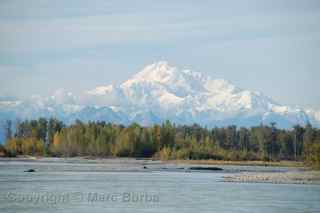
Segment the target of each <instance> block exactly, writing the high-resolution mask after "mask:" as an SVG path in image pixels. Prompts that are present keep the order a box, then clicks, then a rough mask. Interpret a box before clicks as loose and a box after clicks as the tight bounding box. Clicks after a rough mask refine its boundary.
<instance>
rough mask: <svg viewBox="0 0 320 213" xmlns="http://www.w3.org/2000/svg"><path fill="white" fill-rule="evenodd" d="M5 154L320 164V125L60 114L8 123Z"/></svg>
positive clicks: (6, 125) (12, 155) (3, 152)
mask: <svg viewBox="0 0 320 213" xmlns="http://www.w3.org/2000/svg"><path fill="white" fill-rule="evenodd" d="M4 130H5V133H6V141H5V144H4V145H1V147H0V153H2V156H9V157H15V156H17V155H34V156H55V157H75V156H95V157H136V158H139V157H143V158H146V157H148V158H149V157H153V158H155V159H161V160H175V159H186V160H187V159H195V160H198V159H215V160H231V161H232V160H242V161H250V160H261V161H280V160H292V161H303V162H304V163H305V164H306V165H307V166H312V167H314V168H319V167H320V129H318V128H314V127H312V126H311V125H310V124H307V125H306V126H304V127H303V126H299V125H296V126H293V127H292V128H291V129H278V128H277V126H276V123H270V125H262V124H261V125H259V126H255V127H251V128H245V127H236V126H227V127H219V128H218V127H216V128H210V129H209V128H205V127H201V126H199V125H197V124H194V125H189V126H187V125H175V124H172V123H171V122H170V121H166V122H164V123H163V124H161V125H153V126H151V127H143V126H140V125H139V124H137V123H134V124H131V125H130V126H123V125H118V124H112V123H106V122H104V121H102V122H87V123H84V122H81V121H80V120H77V121H75V122H74V123H73V124H70V125H66V124H64V123H63V122H62V121H60V120H57V119H55V118H50V119H46V118H39V119H38V120H25V121H15V122H14V124H13V122H12V121H9V120H8V121H7V122H6V123H5V125H4Z"/></svg>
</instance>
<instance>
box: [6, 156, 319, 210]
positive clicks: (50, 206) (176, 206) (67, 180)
mask: <svg viewBox="0 0 320 213" xmlns="http://www.w3.org/2000/svg"><path fill="white" fill-rule="evenodd" d="M145 165H147V167H145ZM30 168H33V169H35V170H36V172H34V173H27V172H24V171H25V170H27V169H30ZM146 168H147V169H146ZM224 169H225V170H224V171H223V172H189V171H188V170H186V169H184V168H183V165H182V166H181V165H179V167H177V166H176V165H170V164H167V165H164V164H161V163H160V162H156V161H155V162H153V161H135V160H130V159H127V160H118V159H114V160H107V161H88V160H62V159H43V160H41V161H36V162H32V161H30V162H26V161H10V162H8V161H3V160H2V161H0V212H2V213H7V212H86V213H87V212H90V213H93V212H174V213H176V212H196V211H198V212H199V211H200V212H257V211H258V212H268V213H269V212H320V186H319V185H295V184H261V183H260V184H257V183H225V182H222V181H221V180H222V176H223V175H225V172H229V173H232V172H238V171H239V170H240V171H242V170H247V171H250V170H257V169H258V170H259V169H261V170H263V171H264V170H266V169H268V170H270V172H272V171H273V170H274V168H264V167H261V168H259V167H254V168H253V167H235V166H233V167H224ZM278 170H280V171H285V170H287V168H280V169H278Z"/></svg>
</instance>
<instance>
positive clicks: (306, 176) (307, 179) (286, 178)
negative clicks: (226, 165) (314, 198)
mask: <svg viewBox="0 0 320 213" xmlns="http://www.w3.org/2000/svg"><path fill="white" fill-rule="evenodd" d="M223 179H224V181H225V182H234V183H272V184H320V171H294V172H292V171H290V172H281V173H280V172H276V173H261V172H254V173H241V174H236V175H228V176H224V177H223Z"/></svg>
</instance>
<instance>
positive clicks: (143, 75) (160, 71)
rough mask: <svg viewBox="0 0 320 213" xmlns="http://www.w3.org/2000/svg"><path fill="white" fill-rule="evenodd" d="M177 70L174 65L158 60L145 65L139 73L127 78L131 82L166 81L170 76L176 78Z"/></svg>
mask: <svg viewBox="0 0 320 213" xmlns="http://www.w3.org/2000/svg"><path fill="white" fill-rule="evenodd" d="M177 75H179V71H178V69H177V68H176V67H174V66H171V65H169V63H168V62H167V61H159V62H156V63H153V64H150V65H147V66H145V67H144V68H143V69H142V70H141V71H140V72H139V73H137V74H136V75H134V76H133V78H132V79H130V80H129V82H130V83H133V82H141V81H143V82H157V83H166V82H168V81H169V80H170V79H172V78H176V77H177Z"/></svg>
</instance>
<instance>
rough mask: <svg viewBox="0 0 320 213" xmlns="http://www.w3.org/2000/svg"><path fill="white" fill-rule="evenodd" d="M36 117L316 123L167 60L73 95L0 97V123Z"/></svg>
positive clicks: (312, 114) (319, 117)
mask: <svg viewBox="0 0 320 213" xmlns="http://www.w3.org/2000/svg"><path fill="white" fill-rule="evenodd" d="M40 116H42V117H52V116H53V117H58V118H59V119H62V120H64V121H65V122H67V123H69V122H72V121H74V120H75V119H80V120H83V121H88V120H105V121H107V122H115V123H122V124H129V123H131V122H138V123H141V124H143V125H151V124H154V123H161V122H163V121H165V120H170V121H172V122H175V123H177V124H193V123H199V124H201V125H203V126H208V127H213V126H223V125H231V124H234V125H238V126H253V125H258V124H260V123H265V124H269V123H270V122H276V123H277V126H278V127H282V128H288V127H291V126H292V125H294V124H301V125H305V124H306V123H307V122H311V123H312V124H313V125H314V126H320V112H319V111H314V110H303V109H299V108H295V107H288V106H283V105H281V104H278V103H276V102H275V101H273V100H272V99H271V98H269V97H266V96H265V95H263V94H261V93H259V92H252V91H248V90H243V89H240V88H238V87H236V86H234V85H233V84H231V83H230V82H228V81H226V80H223V79H213V78H211V77H209V76H205V75H203V74H201V73H198V72H193V71H190V70H180V69H178V68H176V67H174V66H170V65H169V64H168V63H167V62H157V63H154V64H151V65H148V66H146V67H145V68H144V69H142V71H140V72H138V73H137V74H136V75H134V76H133V77H132V78H130V79H129V80H127V81H125V82H123V83H122V84H119V85H104V86H99V87H96V88H94V89H92V90H88V91H84V92H83V93H82V94H81V95H77V96H76V95H73V94H72V93H69V92H65V91H64V90H58V91H56V92H55V93H54V94H53V95H52V96H50V97H39V96H33V97H31V98H30V99H28V100H12V99H0V121H2V122H3V121H5V120H7V119H16V118H20V119H25V118H28V119H31V118H37V117H40Z"/></svg>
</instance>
